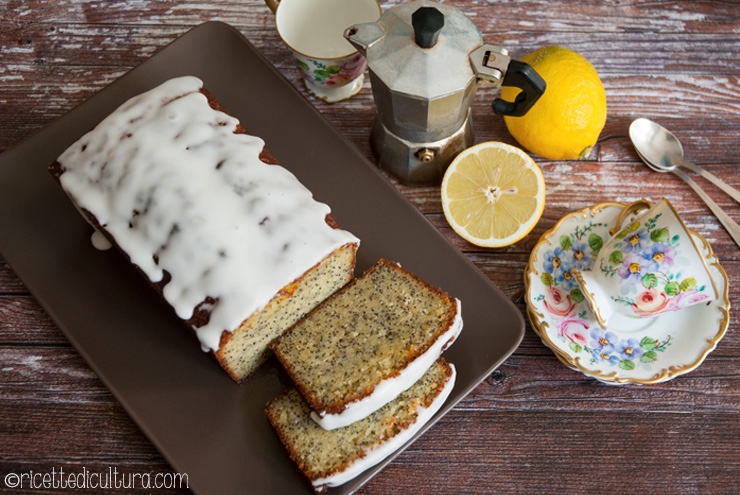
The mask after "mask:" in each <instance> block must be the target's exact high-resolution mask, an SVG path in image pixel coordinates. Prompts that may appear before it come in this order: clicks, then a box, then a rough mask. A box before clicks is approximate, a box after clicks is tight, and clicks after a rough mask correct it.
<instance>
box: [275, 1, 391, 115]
mask: <svg viewBox="0 0 740 495" xmlns="http://www.w3.org/2000/svg"><path fill="white" fill-rule="evenodd" d="M265 3H266V4H267V6H268V7H270V9H271V10H272V11H273V12H274V13H275V26H276V28H277V32H278V35H279V36H280V38H281V39H282V40H283V42H284V43H285V45H286V46H287V47H288V49H289V50H290V52H291V54H292V55H293V58H294V59H295V62H296V65H298V67H299V69H300V70H301V72H302V73H303V82H304V83H305V85H306V89H307V90H308V91H309V92H310V93H311V94H313V95H314V96H316V97H317V98H320V99H322V100H324V101H326V102H329V103H334V102H338V101H342V100H346V99H348V98H350V97H352V96H354V95H355V94H357V93H358V92H359V91H360V89H362V83H363V80H364V77H365V76H364V72H365V67H367V61H366V60H365V57H364V56H362V55H361V54H360V53H359V52H358V51H357V50H356V49H355V47H353V46H352V45H351V44H350V43H349V42H348V41H347V40H346V39H345V38H344V36H343V33H344V30H345V29H347V28H348V27H350V26H353V25H355V24H359V23H363V22H374V21H377V20H378V18H379V17H380V15H381V13H382V10H381V8H380V4H379V3H378V1H377V0H265Z"/></svg>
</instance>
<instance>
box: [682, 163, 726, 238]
mask: <svg viewBox="0 0 740 495" xmlns="http://www.w3.org/2000/svg"><path fill="white" fill-rule="evenodd" d="M673 173H674V174H676V175H677V176H679V177H680V178H682V179H683V180H684V182H686V183H687V184H688V185H689V186H691V188H692V189H693V190H694V191H695V192H696V194H698V195H699V197H700V198H701V199H703V200H704V202H705V203H706V204H707V206H708V207H709V209H710V210H712V213H714V215H715V216H716V217H717V218H718V219H719V221H720V223H721V224H722V226H724V228H725V229H726V230H727V232H728V233H729V234H730V237H732V239H733V240H734V241H735V244H737V245H738V246H740V225H738V224H737V222H735V221H734V220H733V219H732V218H730V216H729V215H728V214H727V213H725V212H724V210H723V209H722V208H720V207H719V205H718V204H717V203H715V202H714V200H712V198H710V197H709V195H708V194H707V193H706V192H704V189H702V188H701V187H700V186H699V184H697V183H696V182H694V179H692V178H691V177H689V176H688V175H686V174H685V173H683V171H682V170H680V169H678V168H674V169H673Z"/></svg>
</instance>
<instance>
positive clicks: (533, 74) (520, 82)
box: [492, 60, 547, 117]
mask: <svg viewBox="0 0 740 495" xmlns="http://www.w3.org/2000/svg"><path fill="white" fill-rule="evenodd" d="M501 86H513V87H516V88H519V89H521V90H522V91H521V93H519V94H518V95H516V98H515V99H514V101H506V100H504V99H503V98H496V99H495V100H494V101H493V104H492V107H493V112H494V113H495V114H497V115H510V116H512V117H521V116H522V115H524V114H526V113H527V112H528V111H529V109H530V108H532V105H534V104H535V103H536V102H537V100H539V99H540V97H541V96H542V95H543V94H544V93H545V89H546V87H547V84H546V83H545V80H544V79H542V77H541V76H540V75H539V74H538V73H537V71H535V70H534V69H533V68H532V66H530V65H529V64H527V63H525V62H520V61H518V60H512V61H510V62H509V67H508V68H507V69H506V75H504V80H503V82H502V84H501Z"/></svg>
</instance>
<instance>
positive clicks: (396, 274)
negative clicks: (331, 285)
mask: <svg viewBox="0 0 740 495" xmlns="http://www.w3.org/2000/svg"><path fill="white" fill-rule="evenodd" d="M461 329H462V318H461V316H460V303H459V301H457V300H455V299H452V298H450V297H449V296H448V295H447V294H446V293H444V292H443V291H441V290H439V289H436V288H434V287H432V286H430V285H429V284H427V283H426V282H424V281H422V280H421V279H419V278H418V277H416V276H415V275H413V274H411V273H409V272H408V271H406V270H404V269H403V268H401V267H400V266H399V265H398V264H396V263H393V262H390V261H388V260H380V261H379V262H378V264H377V265H375V266H374V267H372V268H370V269H369V270H368V271H367V272H365V273H364V274H363V275H362V276H361V277H359V278H356V279H354V280H353V281H352V282H350V283H349V284H348V285H347V286H345V287H344V288H342V289H341V290H340V291H338V292H337V293H335V294H334V295H333V296H332V297H330V298H329V299H327V300H326V301H324V302H322V303H321V304H320V305H319V306H317V307H316V308H315V309H314V310H313V311H311V312H310V313H309V314H308V315H307V316H306V317H305V318H304V319H302V320H301V321H299V322H298V323H296V324H295V325H294V326H293V327H291V328H290V329H289V330H288V331H287V332H286V333H284V334H283V335H282V336H280V337H278V338H276V339H275V340H274V341H273V342H272V344H271V348H272V350H273V351H274V352H275V355H276V356H277V357H278V359H279V360H280V361H281V363H282V364H283V366H284V367H285V369H286V370H287V371H288V373H289V374H290V376H291V378H292V379H293V381H294V383H295V384H296V387H297V388H298V390H299V391H300V392H301V394H302V395H303V397H304V399H305V400H306V402H307V403H308V404H309V406H310V407H311V409H312V410H313V413H312V417H313V418H314V420H315V421H316V422H317V423H319V424H320V425H321V426H322V427H324V428H325V429H333V428H340V427H343V426H347V425H349V424H351V423H353V422H355V421H358V420H360V419H362V418H364V417H366V416H368V415H369V414H371V413H372V412H373V411H376V410H377V409H379V408H380V407H382V406H383V405H385V404H387V403H388V402H390V401H391V400H393V399H394V398H395V397H396V396H398V394H400V393H401V392H403V391H404V390H406V389H408V388H409V387H410V386H411V385H413V384H414V383H415V382H416V381H417V380H418V379H419V378H420V377H421V376H422V375H423V374H424V372H425V371H426V370H427V369H428V368H429V366H431V364H432V363H433V362H434V361H435V360H436V359H437V358H438V357H439V356H440V355H441V354H442V352H443V351H444V350H445V349H446V348H447V347H448V346H449V345H450V344H451V343H452V342H453V341H454V340H455V339H456V338H457V336H458V335H459V334H460V330H461Z"/></svg>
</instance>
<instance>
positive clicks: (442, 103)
mask: <svg viewBox="0 0 740 495" xmlns="http://www.w3.org/2000/svg"><path fill="white" fill-rule="evenodd" d="M344 37H345V38H346V39H347V40H348V41H349V42H350V43H351V44H352V45H353V46H355V47H356V48H357V49H358V51H360V53H362V54H363V55H364V56H365V57H366V58H367V63H368V70H369V73H370V81H371V85H372V90H373V98H374V100H375V106H376V113H375V119H374V122H373V127H372V131H371V137H370V141H371V146H372V149H373V153H374V154H375V158H376V160H377V161H378V164H379V166H380V167H381V168H382V169H384V170H387V171H388V172H390V173H391V174H392V175H394V176H395V177H397V178H398V179H399V180H400V181H401V182H403V183H411V184H414V183H435V182H439V181H440V180H441V178H442V176H443V175H444V172H445V170H446V169H447V167H448V166H449V164H450V162H451V161H452V159H453V158H454V157H455V156H456V155H457V154H458V153H459V152H460V151H462V150H464V149H465V148H468V147H469V146H471V145H472V144H473V141H474V136H473V126H472V119H471V105H472V101H473V98H474V96H475V91H476V88H477V86H478V83H479V82H481V83H484V84H488V85H491V86H516V87H519V88H521V90H522V91H521V92H520V93H519V94H518V96H517V98H516V101H513V102H507V101H504V100H503V99H501V98H497V99H496V100H495V101H494V102H493V105H492V106H493V111H494V112H495V113H497V114H499V115H515V116H521V115H524V114H525V113H527V111H528V110H529V109H530V108H531V107H532V105H533V104H534V103H535V102H536V101H537V99H538V98H539V97H540V96H541V95H542V94H543V93H544V91H545V81H544V80H543V79H542V78H541V77H540V76H539V75H538V74H537V73H536V72H535V71H534V69H532V67H530V66H529V65H527V64H525V63H523V62H519V61H516V60H511V58H510V57H509V56H508V53H507V51H506V50H505V49H504V48H502V47H499V46H493V45H487V44H483V37H482V35H481V31H480V30H479V29H478V27H477V26H476V25H475V24H473V22H471V21H470V19H468V17H467V16H466V15H465V14H463V13H462V11H460V10H459V9H457V8H456V7H453V6H450V5H446V4H438V3H435V2H431V1H429V0H417V1H414V2H411V3H407V4H402V5H399V6H396V7H393V8H390V9H388V10H386V11H385V12H384V13H383V15H381V17H380V18H379V19H378V20H377V21H376V22H369V23H363V24H356V25H354V26H351V27H349V28H347V29H346V30H345V32H344Z"/></svg>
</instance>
